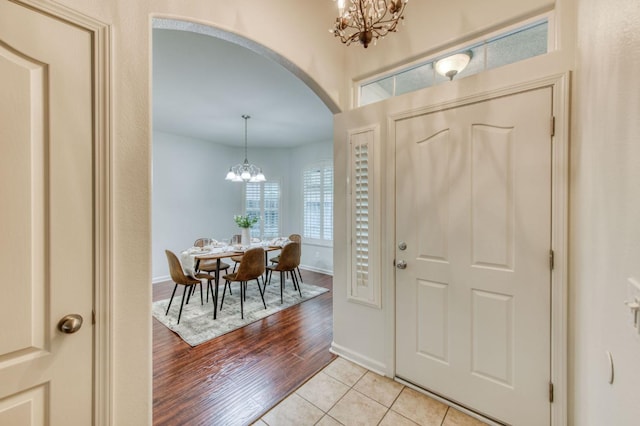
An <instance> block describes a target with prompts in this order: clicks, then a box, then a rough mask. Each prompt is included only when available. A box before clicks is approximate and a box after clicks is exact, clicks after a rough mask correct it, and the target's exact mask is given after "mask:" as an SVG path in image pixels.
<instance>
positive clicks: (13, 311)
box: [0, 0, 95, 426]
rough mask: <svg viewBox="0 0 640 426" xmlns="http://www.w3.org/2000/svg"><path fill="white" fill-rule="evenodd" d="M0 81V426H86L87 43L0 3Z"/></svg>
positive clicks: (66, 27)
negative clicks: (76, 320) (75, 320)
mask: <svg viewBox="0 0 640 426" xmlns="http://www.w3.org/2000/svg"><path fill="white" fill-rule="evenodd" d="M0 76H1V77H0V200H2V201H1V204H0V226H1V227H2V238H0V293H1V296H0V324H2V326H1V327H0V425H3V426H4V425H12V426H25V425H45V424H47V425H74V426H75V425H78V426H86V425H90V424H92V421H93V419H92V393H93V386H92V383H93V377H92V362H93V349H92V335H93V327H92V307H93V301H92V299H93V289H94V266H93V265H94V255H95V253H94V237H93V230H94V205H93V185H94V181H93V168H94V161H93V152H92V146H93V129H92V117H93V104H92V40H91V34H89V33H88V32H86V31H83V30H82V29H80V28H78V27H76V26H73V25H70V24H68V23H66V22H64V21H62V20H58V19H56V18H54V17H52V16H49V15H46V14H43V13H40V12H38V11H36V10H34V9H32V8H29V7H25V6H23V5H20V4H17V3H14V2H11V1H7V0H0ZM68 314H77V315H80V316H81V317H82V318H83V320H84V323H83V324H82V326H81V327H80V329H79V330H77V331H76V332H74V333H63V332H61V331H60V330H59V329H58V323H59V321H60V320H61V319H62V318H63V317H65V316H66V315H68ZM68 325H72V324H71V323H68ZM69 331H72V329H70V330H69Z"/></svg>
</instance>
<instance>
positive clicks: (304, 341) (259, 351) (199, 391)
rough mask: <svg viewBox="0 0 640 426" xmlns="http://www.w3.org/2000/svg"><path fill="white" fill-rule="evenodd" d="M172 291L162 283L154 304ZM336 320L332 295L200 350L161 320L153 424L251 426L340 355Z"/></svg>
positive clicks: (324, 281)
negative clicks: (334, 349)
mask: <svg viewBox="0 0 640 426" xmlns="http://www.w3.org/2000/svg"><path fill="white" fill-rule="evenodd" d="M302 276H303V279H304V281H305V282H308V283H312V284H315V285H319V286H323V287H327V288H329V289H330V290H331V289H332V286H333V279H332V277H331V276H328V275H324V274H318V273H314V272H309V271H302ZM221 286H222V284H221ZM172 290H173V283H172V282H167V283H161V284H155V285H154V286H153V300H154V301H155V300H162V299H166V298H168V297H170V296H171V291H172ZM181 291H182V290H180V292H181ZM180 294H181V293H180ZM332 323H333V309H332V291H329V292H327V293H324V294H322V295H320V296H318V297H315V298H313V299H310V300H308V301H306V302H303V303H300V304H298V305H295V306H293V307H291V308H289V309H286V310H284V311H281V312H278V313H276V314H274V315H271V316H269V317H267V318H264V319H262V320H260V321H257V322H254V323H253V324H250V325H248V326H246V327H244V328H241V329H239V330H236V331H233V332H231V333H228V334H226V335H223V336H220V337H218V338H216V339H213V340H211V341H209V342H206V343H203V344H201V345H199V346H196V347H194V348H192V347H191V346H189V345H188V344H186V343H185V342H184V341H182V339H180V337H178V336H177V335H176V334H174V333H173V332H172V331H171V330H169V329H168V328H166V327H165V326H163V325H162V324H161V323H160V322H159V321H157V320H156V319H153V424H154V425H155V426H160V425H163V426H164V425H216V426H217V425H246V424H251V423H252V422H253V421H255V420H257V419H258V418H259V417H260V416H262V415H263V414H264V413H266V412H267V411H268V410H269V409H270V408H271V407H273V406H274V405H276V404H277V403H278V402H279V401H281V400H282V399H283V398H284V397H286V396H287V395H288V394H289V393H291V392H292V391H294V390H295V389H296V388H298V387H299V386H300V385H301V384H303V383H304V382H305V381H306V380H307V379H309V378H310V377H311V376H313V375H314V374H315V373H316V372H318V371H319V370H320V369H322V368H323V367H324V366H325V365H327V364H328V363H329V362H331V361H332V360H333V359H334V358H335V356H334V355H332V354H331V353H330V352H329V346H330V345H331V340H332Z"/></svg>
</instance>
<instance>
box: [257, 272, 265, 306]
mask: <svg viewBox="0 0 640 426" xmlns="http://www.w3.org/2000/svg"><path fill="white" fill-rule="evenodd" d="M256 283H258V290H259V291H260V297H262V304H263V305H264V308H265V309H267V304H266V303H265V302H264V292H263V291H262V288H261V287H260V281H258V279H257V278H256Z"/></svg>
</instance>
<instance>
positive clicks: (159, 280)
mask: <svg viewBox="0 0 640 426" xmlns="http://www.w3.org/2000/svg"><path fill="white" fill-rule="evenodd" d="M165 281H171V276H170V275H165V276H163V277H155V278H153V279H152V280H151V284H158V283H163V282H165Z"/></svg>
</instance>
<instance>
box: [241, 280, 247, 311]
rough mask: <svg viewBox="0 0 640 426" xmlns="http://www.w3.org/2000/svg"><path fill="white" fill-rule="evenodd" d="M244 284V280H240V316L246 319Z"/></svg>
mask: <svg viewBox="0 0 640 426" xmlns="http://www.w3.org/2000/svg"><path fill="white" fill-rule="evenodd" d="M244 284H245V283H243V282H242V281H241V282H240V318H241V319H244V298H245V296H246V294H245V290H244Z"/></svg>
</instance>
